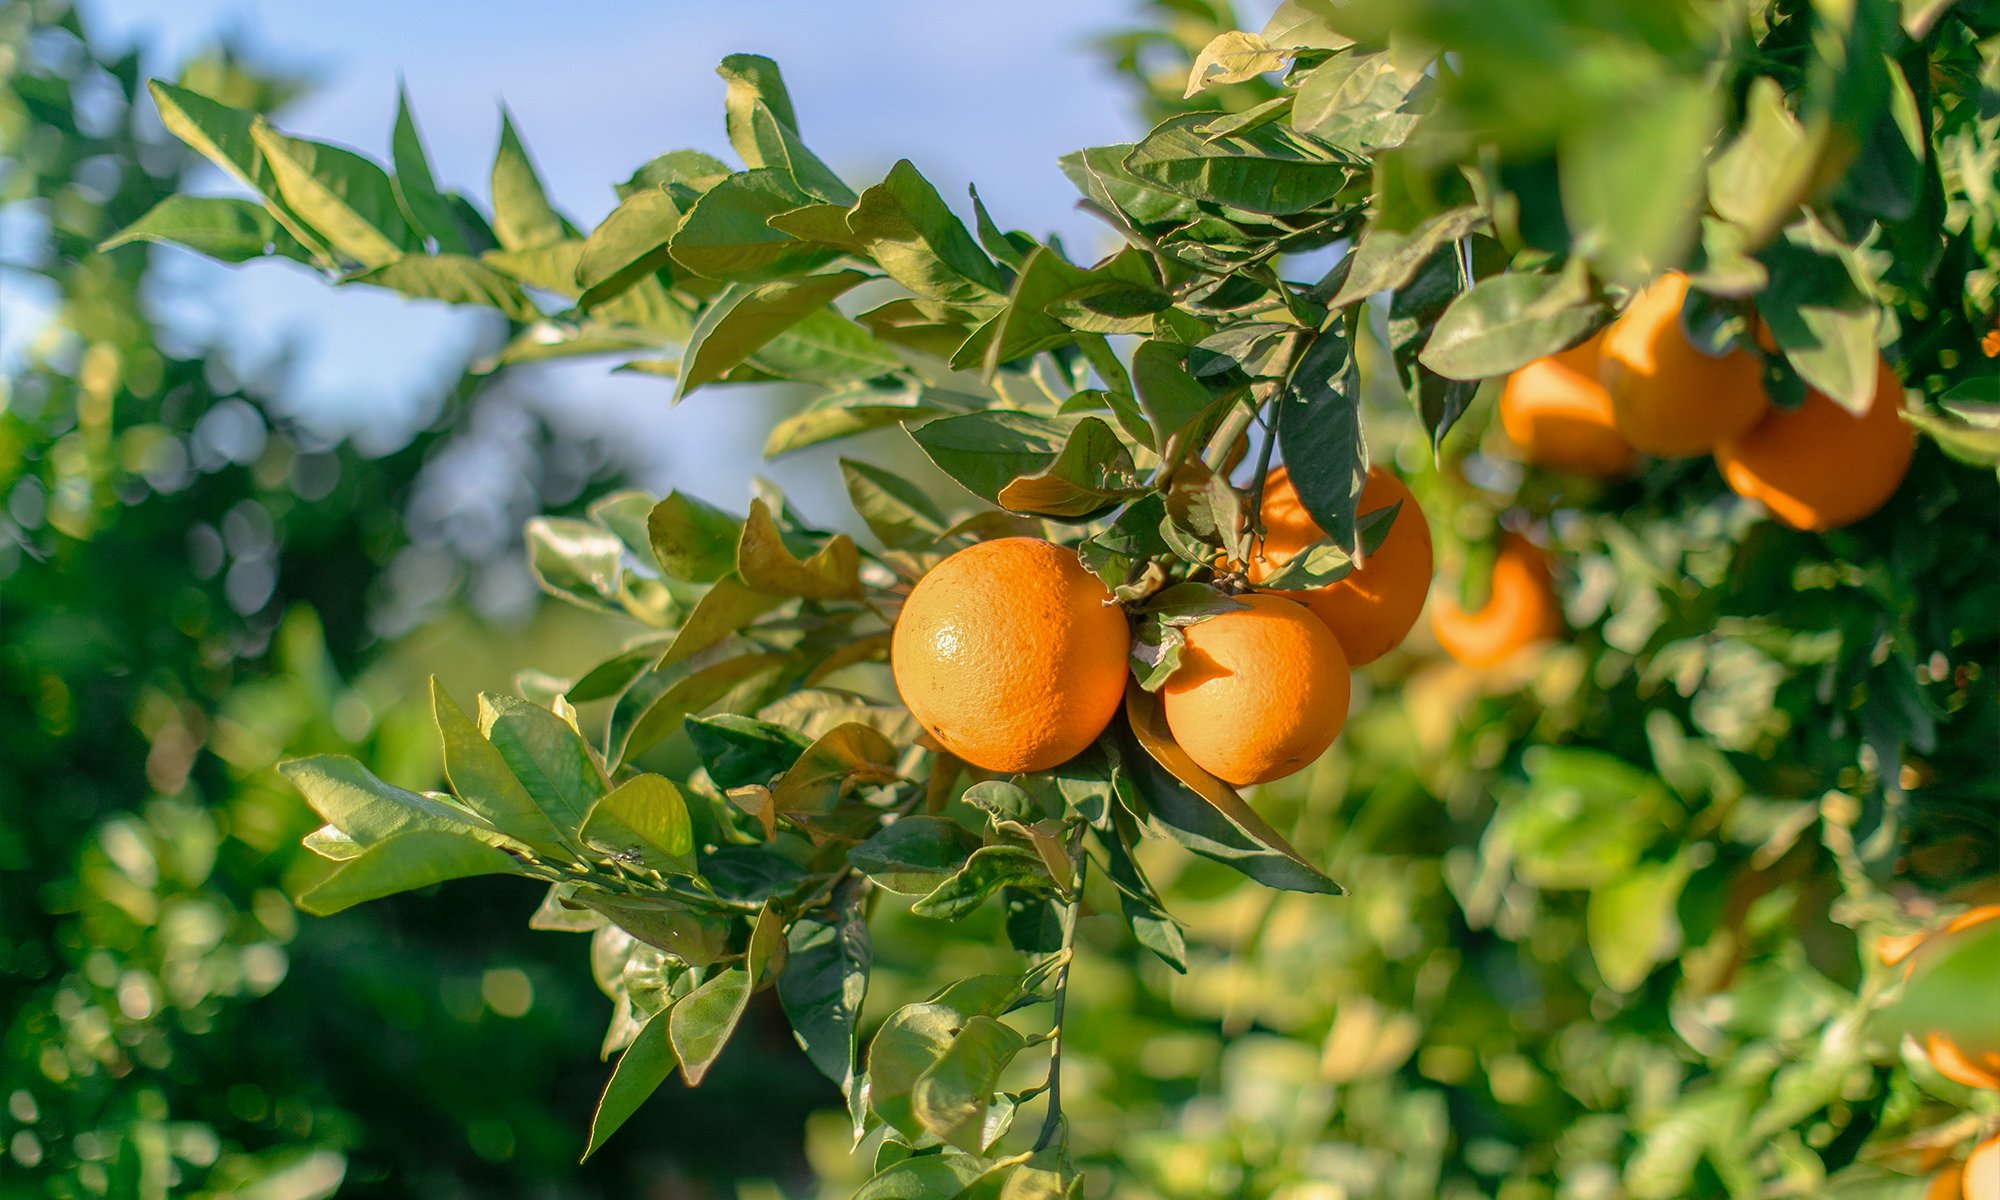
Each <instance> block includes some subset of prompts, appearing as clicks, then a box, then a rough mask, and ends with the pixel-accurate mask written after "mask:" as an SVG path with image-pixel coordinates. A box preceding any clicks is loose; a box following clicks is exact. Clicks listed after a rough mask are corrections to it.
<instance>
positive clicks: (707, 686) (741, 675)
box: [605, 635, 786, 763]
mask: <svg viewBox="0 0 2000 1200" xmlns="http://www.w3.org/2000/svg"><path fill="white" fill-rule="evenodd" d="M725 636H726V635H725ZM785 662H786V659H785V657H784V656H783V655H779V654H739V655H736V656H735V657H733V658H725V659H722V660H721V661H719V662H714V663H710V664H708V665H706V666H703V667H700V668H694V669H691V668H689V667H687V666H685V665H683V664H680V663H672V664H668V665H666V666H663V667H661V668H659V669H658V670H655V671H651V672H648V673H646V674H644V675H640V676H639V677H637V678H636V679H634V680H633V682H632V686H630V687H628V688H627V689H626V690H625V692H624V694H622V695H621V696H619V697H618V703H617V704H616V705H615V706H613V708H612V711H611V722H610V730H609V732H608V733H607V734H606V738H605V743H606V746H607V747H608V750H607V754H608V755H609V756H610V758H611V759H612V760H613V761H615V762H621V763H622V762H627V761H629V760H631V759H632V758H633V757H635V756H637V755H640V754H643V753H645V752H646V751H647V750H649V749H651V748H652V747H653V746H654V745H656V744H657V743H658V742H659V741H660V739H662V738H664V737H667V736H668V735H670V734H672V733H673V732H674V731H675V730H676V729H679V728H680V725H681V721H682V719H683V718H685V717H687V716H689V715H690V714H693V713H698V712H702V711H704V710H706V709H707V708H709V707H710V706H711V705H713V704H715V703H717V702H719V701H721V700H723V699H724V698H726V697H728V696H729V695H730V694H731V693H733V692H736V691H737V690H738V689H739V688H742V687H744V686H745V685H746V684H749V683H752V682H753V681H755V680H757V679H758V677H760V676H763V675H767V674H771V673H773V672H775V671H776V670H777V669H778V668H779V667H781V666H783V665H784V664H785Z"/></svg>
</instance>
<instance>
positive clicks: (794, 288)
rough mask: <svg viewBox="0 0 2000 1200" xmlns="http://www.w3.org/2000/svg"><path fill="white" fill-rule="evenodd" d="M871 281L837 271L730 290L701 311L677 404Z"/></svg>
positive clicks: (856, 273) (687, 353) (857, 273)
mask: <svg viewBox="0 0 2000 1200" xmlns="http://www.w3.org/2000/svg"><path fill="white" fill-rule="evenodd" d="M867 278H869V276H867V275H866V274H864V273H862V272H860V271H834V272H832V273H830V274H826V275H809V276H806V277H805V278H803V279H787V280H779V281H777V282H774V283H766V284H761V285H751V284H741V283H736V284H731V285H730V286H729V287H727V288H725V289H724V290H723V293H722V295H720V296H718V297H716V298H715V300H714V301H713V302H711V303H710V305H709V306H708V308H706V309H704V310H703V311H702V314H701V320H699V321H697V322H696V323H695V327H694V332H693V333H691V334H689V335H688V341H687V349H686V350H685V351H684V352H683V355H682V358H681V370H680V378H679V381H678V385H677V386H676V387H675V389H674V399H675V401H676V402H678V401H679V400H680V399H681V397H683V396H685V395H687V394H688V393H689V392H691V391H693V390H694V389H696V388H698V387H700V386H701V385H702V384H704V383H710V382H713V381H714V380H717V379H720V378H722V377H723V376H724V375H725V374H726V373H727V372H728V371H729V370H730V369H731V368H733V367H736V366H738V365H739V364H741V363H743V362H744V361H745V360H747V359H748V358H749V357H750V356H751V355H752V354H755V353H756V352H757V351H758V350H760V349H762V348H763V347H764V346H765V345H766V344H768V343H769V342H770V341H771V340H772V339H773V338H775V337H777V336H778V335H779V334H782V333H784V332H785V331H786V330H788V329H791V328H792V327H793V326H795V325H797V324H799V323H800V322H801V321H803V320H805V319H806V318H807V317H809V316H811V315H812V314H813V313H815V312H818V311H819V310H821V309H824V308H825V307H826V306H827V305H828V304H829V303H831V302H832V300H833V299H834V297H836V296H839V295H840V294H841V293H843V292H846V291H847V290H849V289H850V288H852V287H854V286H855V285H856V284H858V283H860V282H862V281H863V280H865V279H867Z"/></svg>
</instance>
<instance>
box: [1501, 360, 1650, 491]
mask: <svg viewBox="0 0 2000 1200" xmlns="http://www.w3.org/2000/svg"><path fill="white" fill-rule="evenodd" d="M1603 341H1604V334H1603V333H1602V332H1599V333H1598V334H1596V335H1595V336H1593V337H1592V338H1591V339H1590V340H1589V341H1587V342H1584V343H1582V344H1581V345H1577V346H1571V347H1570V348H1569V349H1567V350H1563V351H1560V352H1558V353H1556V354H1551V355H1548V356H1547V357H1545V358H1538V359H1536V360H1535V361H1533V362H1531V363H1529V364H1528V365H1527V366H1525V367H1522V368H1521V369H1520V370H1518V371H1516V372H1514V373H1513V374H1512V375H1509V376H1508V377H1507V382H1506V383H1505V384H1504V385H1502V386H1501V388H1500V427H1501V428H1502V429H1504V430H1506V431H1507V437H1508V440H1510V441H1512V442H1513V443H1514V446H1515V448H1516V449H1517V450H1519V451H1520V454H1521V461H1523V462H1525V463H1529V464H1531V465H1533V466H1537V467H1547V468H1549V469H1550V470H1555V471H1572V472H1574V473H1576V474H1578V475H1593V476H1596V477H1598V478H1600V479H1604V478H1609V477H1611V476H1615V475H1622V474H1624V473H1625V472H1627V471H1629V470H1631V469H1632V464H1633V463H1634V462H1636V461H1637V460H1638V457H1639V456H1638V455H1637V454H1636V453H1635V452H1634V451H1633V449H1632V443H1630V442H1628V441H1626V440H1625V435H1623V434H1621V433H1619V432H1618V426H1617V423H1616V422H1615V421H1614V420H1613V419H1612V415H1611V396H1610V395H1609V394H1608V393H1607V392H1606V391H1605V390H1604V385H1603V384H1602V383H1599V382H1598V379H1597V372H1598V359H1599V357H1600V351H1601V348H1602V345H1603Z"/></svg>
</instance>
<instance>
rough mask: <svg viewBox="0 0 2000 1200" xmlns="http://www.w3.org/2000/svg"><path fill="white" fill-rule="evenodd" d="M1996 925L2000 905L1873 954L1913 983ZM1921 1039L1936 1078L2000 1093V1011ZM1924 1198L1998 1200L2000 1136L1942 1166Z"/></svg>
mask: <svg viewBox="0 0 2000 1200" xmlns="http://www.w3.org/2000/svg"><path fill="white" fill-rule="evenodd" d="M1994 920H2000V904H1985V905H1981V906H1979V907H1977V908H1973V909H1970V910H1968V911H1966V912H1964V913H1961V914H1959V915H1958V916H1957V917H1954V918H1953V919H1952V920H1951V921H1949V922H1947V923H1946V924H1945V925H1944V926H1943V927H1942V928H1940V929H1938V930H1935V931H1930V932H1925V933H1918V934H1914V935H1912V936H1909V937H1902V938H1886V939H1884V940H1883V941H1881V942H1880V943H1878V944H1877V945H1876V948H1875V951H1876V954H1877V956H1878V957H1880V958H1881V960H1882V961H1883V962H1884V963H1885V964H1887V965H1889V966H1892V967H1893V966H1900V967H1902V968H1903V976H1904V979H1905V980H1911V979H1914V978H1916V977H1917V976H1918V974H1919V973H1920V971H1923V970H1932V969H1934V967H1935V964H1936V963H1937V961H1938V960H1939V959H1940V958H1942V957H1944V956H1946V955H1948V954H1950V953H1951V952H1952V951H1953V950H1954V949H1955V948H1958V944H1959V943H1962V941H1963V939H1964V938H1965V937H1966V936H1967V935H1968V934H1969V933H1970V932H1971V931H1972V930H1975V929H1977V928H1978V927H1979V926H1981V925H1984V924H1986V923H1987V922H1989V921H1994ZM1989 1002H1990V998H1989ZM1974 1003H1978V1001H1977V1000H1976V999H1975V1000H1974ZM1921 1040H1922V1043H1923V1048H1924V1056H1925V1057H1926V1058H1928V1059H1929V1060H1930V1063H1931V1066H1933V1067H1935V1068H1936V1069H1937V1072H1938V1074H1940V1075H1942V1076H1944V1077H1945V1078H1946V1079H1949V1080H1951V1081H1952V1082H1954V1083H1958V1084H1963V1085H1964V1086H1966V1087H1969V1088H1986V1089H1994V1090H2000V1006H1993V1007H1988V1008H1987V1009H1986V1010H1985V1016H1984V1019H1983V1020H1980V1021H1976V1022H1974V1023H1973V1025H1972V1026H1971V1027H1970V1028H1969V1029H1961V1030H1950V1029H1926V1030H1924V1031H1923V1033H1922V1039H1921ZM1950 1150H1951V1147H1949V1146H1933V1147H1930V1151H1931V1154H1930V1156H1929V1157H1930V1158H1932V1159H1941V1158H1943V1156H1944V1155H1946V1154H1948V1153H1950ZM1929 1165H1930V1166H1939V1163H1938V1162H1936V1161H1931V1162H1930V1163H1929ZM1924 1195H1925V1200H1960V1198H1961V1197H1963V1200H2000V1132H1996V1131H1994V1130H1992V1129H1989V1130H1988V1131H1987V1136H1985V1137H1984V1138H1982V1139H1981V1140H1980V1141H1979V1142H1978V1144H1977V1145H1975V1146H1974V1147H1973V1149H1972V1152H1971V1153H1970V1154H1969V1155H1967V1156H1966V1158H1965V1160H1964V1161H1963V1162H1944V1163H1943V1164H1942V1166H1941V1169H1939V1170H1938V1172H1937V1174H1936V1175H1934V1176H1933V1177H1932V1179H1931V1185H1930V1187H1929V1189H1928V1190H1927V1191H1926V1192H1925V1193H1924Z"/></svg>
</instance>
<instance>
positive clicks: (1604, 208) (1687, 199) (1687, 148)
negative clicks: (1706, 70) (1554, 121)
mask: <svg viewBox="0 0 2000 1200" xmlns="http://www.w3.org/2000/svg"><path fill="white" fill-rule="evenodd" d="M1716 105H1717V93H1716V90H1715V86H1714V84H1713V82H1712V81H1710V80H1708V79H1705V78H1692V79H1659V80H1649V81H1648V82H1647V83H1646V84H1645V85H1644V87H1643V88H1639V89H1636V90H1634V91H1633V92H1631V93H1629V94H1627V95H1626V96H1624V97H1623V98H1622V100H1621V102H1620V103H1616V104H1604V105H1600V106H1596V107H1593V108H1589V109H1585V110H1583V111H1580V112H1576V113H1573V114H1569V116H1570V119H1569V120H1567V121H1566V122H1565V123H1564V125H1563V136H1562V139H1561V143H1560V145H1559V147H1558V151H1557V153H1558V156H1559V159H1560V168H1559V170H1560V177H1561V186H1562V212H1563V215H1564V217H1566V218H1567V219H1568V221H1569V225H1570V228H1571V230H1572V231H1573V237H1574V239H1575V241H1576V242H1577V243H1578V244H1580V245H1584V246H1591V247H1594V249H1595V253H1594V255H1593V261H1594V264H1595V265H1596V266H1597V267H1598V269H1599V271H1600V272H1601V273H1602V274H1605V275H1608V276H1610V277H1611V278H1614V279H1621V280H1625V281H1627V282H1635V283H1636V282H1639V281H1642V280H1644V279H1647V278H1650V277H1651V276H1653V275H1655V274H1657V273H1658V272H1659V271H1661V270H1663V269H1664V268H1666V267H1669V266H1672V265H1674V264H1675V263H1676V262H1678V261H1679V260H1680V258H1681V257H1682V255H1683V254H1685V252H1686V250H1687V248H1688V247H1689V245H1690V244H1691V243H1692V242H1693V240H1694V236H1695V232H1696V229H1697V225H1696V222H1697V219H1698V218H1699V217H1700V215H1701V199H1702V192H1703V190H1704V188H1703V184H1704V176H1705V173H1706V169H1707V162H1708V160H1707V155H1708V146H1709V143H1710V141H1711V140H1712V139H1713V138H1714V136H1715V132H1716V126H1717V113H1716ZM1433 369H1438V370H1439V373H1440V374H1446V375H1449V374H1452V372H1449V371H1443V370H1442V369H1439V368H1436V367H1435V365H1433Z"/></svg>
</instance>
